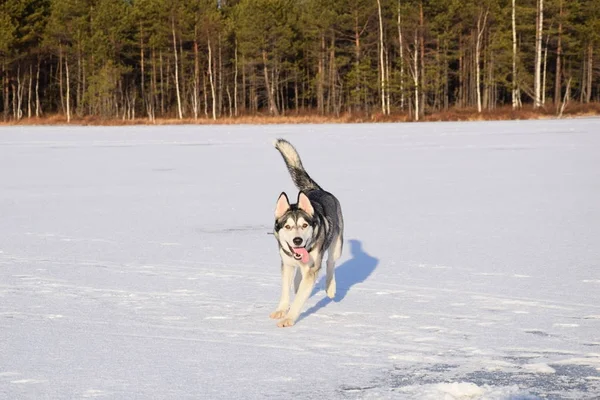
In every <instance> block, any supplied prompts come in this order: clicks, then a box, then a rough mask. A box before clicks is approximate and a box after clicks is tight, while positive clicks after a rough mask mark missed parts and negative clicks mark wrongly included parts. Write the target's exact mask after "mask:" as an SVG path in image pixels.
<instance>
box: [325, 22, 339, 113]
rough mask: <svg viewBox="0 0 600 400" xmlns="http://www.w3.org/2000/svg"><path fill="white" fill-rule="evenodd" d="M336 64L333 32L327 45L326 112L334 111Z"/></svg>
mask: <svg viewBox="0 0 600 400" xmlns="http://www.w3.org/2000/svg"><path fill="white" fill-rule="evenodd" d="M336 74H337V71H336V65H335V33H332V34H331V45H330V46H329V93H328V98H327V112H328V113H330V112H331V111H335V110H334V109H335V99H336V96H337V94H336V90H335V78H336Z"/></svg>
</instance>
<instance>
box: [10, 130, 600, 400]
mask: <svg viewBox="0 0 600 400" xmlns="http://www.w3.org/2000/svg"><path fill="white" fill-rule="evenodd" d="M276 137H284V138H286V139H288V140H289V141H290V142H291V143H292V144H294V145H295V146H296V148H297V149H298V152H299V153H300V156H301V157H302V160H303V163H304V166H305V167H306V169H307V171H308V173H309V174H310V175H311V176H312V177H313V178H314V179H315V180H316V181H317V182H318V183H319V184H320V185H321V186H322V187H323V188H324V189H326V190H328V191H331V192H332V193H334V194H335V195H336V196H337V197H338V199H339V200H340V202H341V204H342V209H343V211H344V217H345V224H346V232H345V235H344V236H345V238H346V243H345V249H344V253H343V256H342V258H341V259H340V262H339V263H338V267H337V269H336V271H337V272H336V274H337V282H338V284H337V286H338V295H337V297H336V298H335V299H334V300H333V301H332V300H330V299H328V298H327V297H326V296H325V293H324V290H323V286H324V284H323V281H320V283H319V284H318V289H319V291H318V292H316V293H314V294H313V296H312V297H311V298H310V299H309V300H308V302H307V304H306V307H305V312H304V313H303V314H302V315H301V317H300V320H299V321H298V322H297V324H296V325H295V326H294V327H292V328H285V329H281V328H277V327H276V325H275V321H273V320H271V319H269V317H268V316H269V313H270V312H271V311H273V310H274V309H275V307H276V305H277V302H278V299H279V293H280V272H279V263H280V262H279V255H278V252H277V245H276V242H275V239H274V238H273V236H271V235H270V234H269V233H270V232H271V231H272V226H273V211H274V207H275V202H276V200H277V197H278V195H279V193H280V192H281V191H282V190H285V191H286V192H288V194H291V197H293V198H295V197H296V193H297V192H296V190H295V188H294V187H293V185H292V181H291V179H290V177H289V175H288V173H287V170H286V169H285V166H284V163H283V161H282V160H281V157H280V155H279V154H278V152H277V151H276V150H275V149H274V148H273V146H272V141H273V139H275V138H276ZM0 177H1V179H0V221H1V223H0V398H3V399H4V398H5V399H67V398H68V399H75V398H88V397H99V398H103V397H104V398H110V399H149V398H157V399H158V398H161V399H167V398H168V399H237V398H245V399H264V398H272V399H282V398H290V399H292V398H297V399H321V400H323V399H364V398H368V399H388V398H392V399H443V398H444V396H445V395H449V396H454V397H448V398H449V399H454V398H456V399H462V398H464V399H466V398H469V399H513V400H514V399H537V398H552V399H592V398H598V397H597V396H599V395H600V119H598V118H589V119H577V120H560V121H510V122H477V123H475V122H474V123H419V124H364V125H279V126H276V125H270V126H214V127H211V126H157V127H146V126H139V127H25V126H19V127H1V128H0Z"/></svg>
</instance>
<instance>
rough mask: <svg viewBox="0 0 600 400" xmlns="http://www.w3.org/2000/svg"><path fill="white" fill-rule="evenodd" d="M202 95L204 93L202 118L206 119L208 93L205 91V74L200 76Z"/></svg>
mask: <svg viewBox="0 0 600 400" xmlns="http://www.w3.org/2000/svg"><path fill="white" fill-rule="evenodd" d="M202 93H204V116H205V117H206V118H208V91H207V90H206V74H202Z"/></svg>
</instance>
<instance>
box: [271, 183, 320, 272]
mask: <svg viewBox="0 0 600 400" xmlns="http://www.w3.org/2000/svg"><path fill="white" fill-rule="evenodd" d="M314 214H315V210H314V208H313V206H312V204H311V203H310V200H309V199H308V197H307V196H306V195H305V194H304V193H302V192H300V193H298V201H297V203H296V204H290V202H289V200H288V197H287V195H286V194H285V193H281V195H280V196H279V199H277V205H276V206H275V237H276V238H277V240H278V241H279V244H280V245H281V247H282V248H283V249H284V250H286V252H288V253H291V254H293V256H294V258H295V259H297V260H302V262H307V260H308V253H307V250H306V249H307V248H309V247H310V246H311V244H312V238H313V233H314V230H315V215H314Z"/></svg>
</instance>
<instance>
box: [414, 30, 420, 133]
mask: <svg viewBox="0 0 600 400" xmlns="http://www.w3.org/2000/svg"><path fill="white" fill-rule="evenodd" d="M414 64H415V65H414V67H413V68H414V70H413V80H414V85H415V121H418V120H419V33H418V30H417V29H415V57H414Z"/></svg>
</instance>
